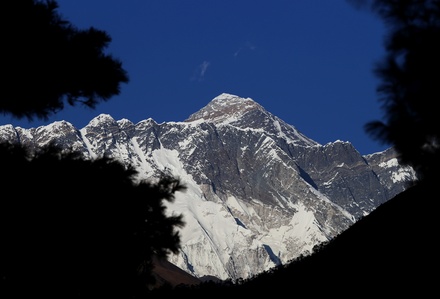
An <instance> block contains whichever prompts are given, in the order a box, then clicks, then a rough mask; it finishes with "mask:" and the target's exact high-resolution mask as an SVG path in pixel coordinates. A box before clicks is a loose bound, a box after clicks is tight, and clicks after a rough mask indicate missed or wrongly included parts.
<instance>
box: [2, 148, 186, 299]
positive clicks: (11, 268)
mask: <svg viewBox="0 0 440 299" xmlns="http://www.w3.org/2000/svg"><path fill="white" fill-rule="evenodd" d="M0 163H1V165H2V171H1V172H0V176H1V177H0V181H1V184H2V186H3V190H4V194H3V196H2V200H1V203H0V221H1V223H0V228H1V229H0V238H1V244H2V253H1V255H0V272H1V273H0V275H1V276H0V277H1V284H2V285H1V291H0V292H1V294H0V297H2V298H31V297H32V298H33V297H41V298H138V297H141V295H143V294H145V292H147V291H148V289H147V287H148V283H152V281H151V279H152V275H151V270H152V259H153V257H154V256H155V257H159V258H164V257H166V256H167V255H168V254H169V253H171V252H174V253H175V252H177V250H178V248H179V244H180V243H179V242H180V237H179V234H178V232H177V231H175V228H176V227H179V226H181V225H183V220H182V216H181V215H175V216H166V213H165V205H164V203H163V201H164V200H167V201H172V200H173V199H174V193H175V192H177V191H183V190H184V189H185V187H184V186H183V185H181V184H180V182H179V181H178V180H176V179H173V178H170V177H163V178H161V179H159V180H158V182H157V183H154V184H153V183H149V182H146V181H141V182H139V183H134V176H135V175H136V174H137V173H136V171H135V170H133V169H132V168H125V167H124V166H123V165H122V164H121V163H119V162H117V161H113V160H111V159H108V158H100V159H96V160H93V161H86V160H83V159H82V158H80V157H79V156H78V155H76V154H75V153H64V154H63V153H61V152H60V151H59V150H57V149H56V148H55V147H47V148H44V149H40V150H39V151H38V152H37V153H36V154H31V153H30V152H28V151H27V150H26V149H25V148H22V147H18V146H13V145H6V144H3V145H2V147H1V148H0Z"/></svg>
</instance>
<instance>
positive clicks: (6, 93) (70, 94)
mask: <svg viewBox="0 0 440 299" xmlns="http://www.w3.org/2000/svg"><path fill="white" fill-rule="evenodd" d="M57 8H58V4H57V2H56V1H50V0H48V1H36V0H20V1H3V2H2V4H1V19H2V21H1V22H2V23H1V24H2V26H1V29H0V33H1V44H2V50H1V53H2V74H3V76H2V96H1V98H0V112H1V113H4V114H10V115H12V116H14V117H16V118H27V119H29V120H33V119H35V118H38V119H47V118H48V117H49V116H51V115H52V114H55V113H57V112H59V111H60V110H62V109H63V108H64V105H65V103H67V104H69V105H71V106H75V105H76V104H78V103H80V104H82V105H84V106H85V107H89V108H92V109H93V108H95V106H96V105H97V104H98V103H99V102H100V101H107V100H109V99H110V98H111V97H112V96H114V95H117V94H119V93H120V84H121V83H126V82H128V75H127V73H126V71H125V70H124V69H123V68H122V63H121V62H120V61H119V60H118V59H115V58H113V57H112V56H111V55H110V54H106V53H105V52H104V50H105V48H106V47H107V46H108V45H109V43H110V42H111V37H110V36H109V35H108V34H107V33H106V32H105V31H102V30H98V29H96V28H93V27H92V28H90V29H87V30H79V29H77V28H76V27H75V26H73V25H72V24H71V23H70V22H68V21H67V20H65V19H63V18H62V17H61V16H60V14H59V13H58V12H57Z"/></svg>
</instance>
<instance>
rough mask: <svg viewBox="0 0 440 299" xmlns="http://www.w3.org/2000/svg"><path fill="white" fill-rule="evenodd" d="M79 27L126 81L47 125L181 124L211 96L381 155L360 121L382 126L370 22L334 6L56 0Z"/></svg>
mask: <svg viewBox="0 0 440 299" xmlns="http://www.w3.org/2000/svg"><path fill="white" fill-rule="evenodd" d="M57 2H58V4H59V6H60V7H59V10H58V11H59V13H61V15H62V16H63V17H64V18H65V19H67V20H69V21H70V22H71V23H72V24H74V25H75V26H77V27H78V28H80V29H87V28H89V27H91V26H93V27H95V28H98V29H101V30H104V31H106V32H107V33H108V34H109V35H110V36H111V37H112V42H111V44H110V46H109V48H108V49H107V52H108V53H111V54H112V55H113V56H114V57H116V58H118V59H120V60H121V61H122V64H123V67H124V69H126V70H127V72H128V75H129V78H130V82H129V83H128V84H124V85H123V86H122V89H121V94H120V95H119V96H115V97H113V98H111V99H110V100H109V101H108V102H107V103H102V104H99V105H98V106H97V108H96V109H95V110H90V109H86V108H83V107H80V106H78V107H74V108H67V109H65V110H64V111H62V112H60V113H59V114H57V115H55V116H54V117H52V118H51V119H50V120H49V121H47V122H42V121H34V122H32V123H28V122H26V121H17V120H14V119H12V118H11V117H5V116H2V117H0V124H9V123H11V124H14V125H16V126H21V127H25V128H29V127H37V126H40V125H44V124H48V123H51V122H53V121H56V120H66V121H69V122H71V123H72V124H73V125H75V126H76V127H77V128H82V127H84V126H85V125H87V123H88V122H89V121H90V120H91V119H92V118H93V117H95V116H97V115H98V114H101V113H107V114H110V115H111V116H112V117H113V118H115V119H116V120H119V119H122V118H127V119H129V120H131V121H132V122H134V123H137V122H139V121H141V120H144V119H147V118H153V119H154V120H155V121H156V122H159V123H160V122H164V121H183V120H185V119H186V118H187V117H188V116H189V115H190V114H192V113H194V112H196V111H197V110H199V109H201V108H202V107H203V106H205V105H206V104H208V102H209V101H210V100H212V99H213V98H214V97H216V96H217V95H219V94H221V93H231V94H235V95H238V96H241V97H250V98H252V99H253V100H255V101H256V102H258V103H259V104H261V105H262V106H263V107H264V108H266V110H268V111H269V112H271V113H273V114H275V115H276V116H278V117H280V118H281V119H283V120H284V121H285V122H287V123H289V124H291V125H293V126H295V127H296V128H297V129H298V130H299V131H300V132H302V133H304V134H305V135H306V136H308V137H310V138H312V139H314V140H315V141H317V142H319V143H321V144H325V143H327V142H332V141H336V140H343V141H350V142H352V143H353V145H354V146H355V148H356V149H358V151H359V152H360V153H361V154H369V153H374V152H377V151H381V150H383V149H385V148H387V147H388V145H381V144H380V143H378V142H377V141H375V140H372V139H371V138H370V137H369V136H367V135H366V133H365V131H364V129H363V126H364V124H365V123H366V122H368V121H371V120H377V119H381V118H382V111H381V110H380V103H379V102H378V101H377V95H376V91H375V90H376V87H377V84H378V79H377V78H376V77H375V76H374V73H373V67H374V64H375V63H376V62H377V61H378V60H379V59H380V58H382V56H383V55H384V50H383V38H384V34H385V30H384V27H383V24H382V21H381V20H380V19H378V18H377V17H376V16H374V15H373V14H371V13H370V12H368V11H359V10H356V9H355V8H354V7H353V6H351V5H350V4H349V3H348V2H347V1H345V0H331V1H329V0H307V1H306V0H270V1H260V0H221V1H220V0H217V1H214V0H124V1H121V0H58V1H57Z"/></svg>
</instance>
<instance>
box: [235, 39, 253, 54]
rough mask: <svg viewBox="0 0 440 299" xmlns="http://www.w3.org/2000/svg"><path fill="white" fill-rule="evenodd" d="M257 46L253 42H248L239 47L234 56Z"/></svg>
mask: <svg viewBox="0 0 440 299" xmlns="http://www.w3.org/2000/svg"><path fill="white" fill-rule="evenodd" d="M256 48H257V47H255V46H254V45H253V44H252V43H250V42H246V43H245V44H244V45H243V46H241V47H240V48H238V50H237V51H235V52H234V57H237V56H238V55H239V54H240V53H241V52H242V51H244V50H251V51H254V50H255V49H256Z"/></svg>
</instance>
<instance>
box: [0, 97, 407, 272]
mask: <svg viewBox="0 0 440 299" xmlns="http://www.w3.org/2000/svg"><path fill="white" fill-rule="evenodd" d="M0 140H9V141H11V142H21V143H23V144H25V145H28V146H31V147H33V148H36V147H39V146H43V145H45V144H48V142H51V141H55V143H56V144H58V145H60V146H62V147H64V148H65V149H66V150H75V151H80V152H81V153H82V154H83V155H84V156H85V157H86V158H90V159H94V158H96V157H101V156H103V155H106V156H110V157H113V158H116V159H119V160H120V161H123V162H124V163H125V164H126V165H129V164H131V165H134V166H135V167H136V169H137V170H138V171H139V179H153V178H155V177H157V176H158V175H160V174H161V173H167V174H170V175H173V176H175V177H178V178H180V179H181V181H182V182H183V184H185V185H186V186H187V190H186V191H185V192H178V194H176V198H175V201H174V202H173V203H167V205H168V206H167V207H168V209H167V211H168V213H170V214H172V213H177V214H182V215H183V217H184V221H185V226H184V227H183V228H181V229H180V235H181V241H182V242H181V244H182V247H181V250H180V253H179V254H177V255H174V256H171V257H170V261H171V262H172V263H174V264H175V265H177V266H179V267H180V268H182V269H184V270H185V271H187V272H189V273H191V274H193V275H195V276H197V277H203V276H206V275H210V276H216V277H218V278H221V279H232V280H235V279H239V278H244V279H245V278H248V277H250V276H252V275H255V274H258V273H260V272H262V271H265V270H268V269H270V268H272V267H274V266H276V265H279V264H282V263H286V262H288V261H290V260H292V259H294V258H296V257H298V256H299V255H301V254H307V253H309V252H311V251H312V249H313V247H314V246H315V245H317V244H319V243H321V242H323V241H327V240H329V239H331V238H333V237H334V236H336V235H337V234H339V233H340V232H342V231H343V230H345V229H346V228H348V227H349V226H350V225H351V224H353V223H354V222H355V221H356V220H358V219H360V218H361V217H363V216H364V215H367V214H368V213H370V212H371V211H372V210H373V209H375V208H376V207H377V206H379V205H380V204H382V203H384V202H385V201H387V200H388V199H390V198H392V197H393V196H394V195H396V194H398V193H399V192H401V191H403V190H404V189H405V181H406V180H407V179H410V178H413V177H414V173H413V172H412V171H411V169H408V168H404V167H401V166H400V165H399V164H398V163H397V160H396V159H395V153H394V152H393V150H392V149H389V150H387V151H384V152H380V153H373V154H371V155H367V156H361V155H360V154H359V152H358V151H357V150H356V149H355V148H354V147H353V146H352V145H351V143H349V142H342V141H339V140H338V141H335V142H332V143H329V144H326V145H321V144H319V143H317V142H315V141H313V140H311V139H310V138H308V137H307V136H304V135H303V134H302V133H300V132H299V131H298V130H296V128H295V127H294V126H292V125H289V124H287V123H285V122H284V121H283V120H281V119H279V118H278V117H276V116H274V115H272V114H271V113H270V112H268V111H266V110H265V109H264V108H263V107H262V106H261V105H259V104H258V103H256V102H255V101H253V100H252V99H249V98H241V97H239V96H236V95H231V94H221V95H219V96H218V97H216V98H214V99H213V100H211V101H210V102H209V103H208V104H207V105H206V106H205V107H203V108H202V109H200V110H199V111H197V112H195V113H194V114H192V115H191V116H190V117H189V118H188V119H187V120H185V121H182V122H168V123H161V124H158V123H156V122H155V121H154V120H152V119H146V120H144V121H141V122H139V123H137V124H134V123H132V122H131V121H129V120H127V119H122V120H119V121H116V120H114V119H113V118H112V117H111V116H110V115H107V114H101V115H99V116H97V117H96V118H94V119H92V120H91V121H90V123H89V124H88V125H87V126H85V127H84V128H81V129H77V128H75V127H74V126H72V125H71V124H70V123H68V122H65V121H61V122H55V123H53V124H50V125H48V126H42V127H38V128H31V129H23V128H20V127H17V128H14V127H13V126H11V125H4V126H0Z"/></svg>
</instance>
